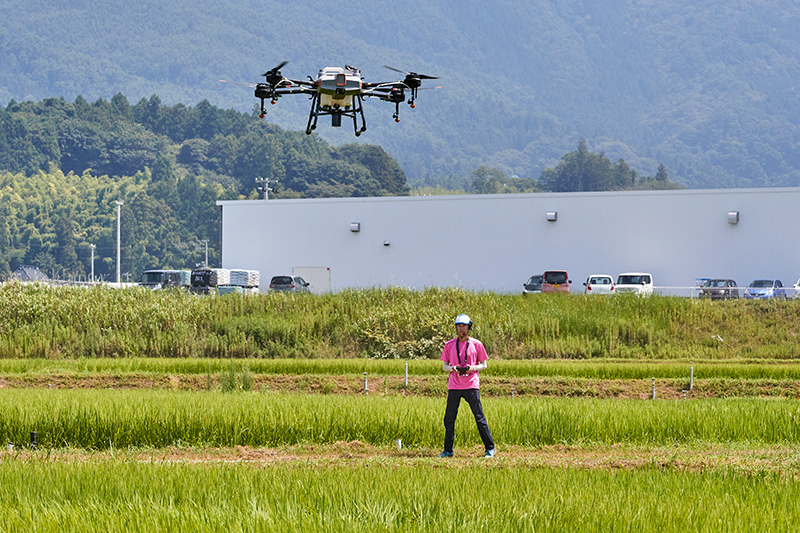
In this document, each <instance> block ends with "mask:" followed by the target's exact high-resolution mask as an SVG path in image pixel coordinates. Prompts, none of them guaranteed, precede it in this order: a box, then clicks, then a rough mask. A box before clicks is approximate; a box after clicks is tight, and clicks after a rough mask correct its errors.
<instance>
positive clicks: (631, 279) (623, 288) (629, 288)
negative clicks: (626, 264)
mask: <svg viewBox="0 0 800 533" xmlns="http://www.w3.org/2000/svg"><path fill="white" fill-rule="evenodd" d="M616 291H617V294H622V293H625V292H633V293H636V294H639V295H648V294H653V276H651V275H650V274H648V273H646V272H625V273H624V274H620V275H619V276H617V287H616Z"/></svg>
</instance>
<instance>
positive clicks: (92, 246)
mask: <svg viewBox="0 0 800 533" xmlns="http://www.w3.org/2000/svg"><path fill="white" fill-rule="evenodd" d="M89 246H91V248H92V278H91V280H92V283H94V247H95V245H94V244H90V245H89Z"/></svg>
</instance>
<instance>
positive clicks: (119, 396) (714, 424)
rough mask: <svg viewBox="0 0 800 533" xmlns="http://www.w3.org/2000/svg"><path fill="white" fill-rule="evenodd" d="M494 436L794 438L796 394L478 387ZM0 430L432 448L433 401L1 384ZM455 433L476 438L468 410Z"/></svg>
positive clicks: (83, 444)
mask: <svg viewBox="0 0 800 533" xmlns="http://www.w3.org/2000/svg"><path fill="white" fill-rule="evenodd" d="M484 403H485V405H484V409H485V411H486V412H487V416H489V417H490V420H491V424H492V432H493V434H494V436H495V438H496V440H497V441H498V442H500V443H503V445H504V446H512V445H520V446H542V445H548V444H557V443H561V444H590V445H592V444H615V443H628V444H630V443H634V444H643V445H663V444H672V443H690V442H703V443H729V442H742V443H756V444H759V445H770V444H785V443H791V444H800V402H797V401H796V400H769V401H767V400H762V399H729V400H692V401H655V402H653V401H642V400H615V401H605V400H590V399H547V398H534V399H519V398H517V399H513V400H512V399H507V398H501V399H486V400H485V402H484ZM0 409H1V410H2V418H0V442H15V443H23V444H24V443H27V442H28V438H29V435H30V432H31V431H37V432H38V435H39V442H40V445H42V446H44V447H48V448H50V447H52V448H60V447H77V448H90V449H106V448H109V447H117V448H126V447H166V446H176V445H188V446H237V445H244V446H254V447H276V446H286V445H294V444H301V443H304V444H331V443H335V442H338V441H352V440H359V441H361V442H364V443H368V444H370V445H374V446H388V445H390V444H391V443H392V442H393V441H394V440H395V439H398V438H399V439H402V441H403V442H404V443H406V445H407V446H411V447H425V448H436V447H437V446H438V445H439V444H440V441H441V438H442V429H441V424H442V422H441V418H442V416H443V401H442V399H439V398H426V397H408V398H406V397H402V396H390V397H381V396H367V397H363V396H360V397H359V396H325V397H320V396H311V395H305V394H280V393H240V394H225V393H221V392H209V393H206V392H170V391H151V390H144V391H142V390H137V391H121V390H113V391H109V390H64V389H62V390H9V389H0ZM464 410H465V411H464V412H465V413H466V415H465V416H461V417H459V419H458V425H457V438H458V439H459V441H460V442H462V443H463V445H464V446H472V445H476V444H479V440H478V438H477V434H476V433H475V431H474V422H473V421H471V419H470V416H469V411H468V409H467V408H466V407H464Z"/></svg>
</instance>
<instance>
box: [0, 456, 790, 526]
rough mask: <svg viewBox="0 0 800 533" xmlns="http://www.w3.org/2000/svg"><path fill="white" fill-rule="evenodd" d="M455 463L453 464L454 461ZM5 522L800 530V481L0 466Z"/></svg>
mask: <svg viewBox="0 0 800 533" xmlns="http://www.w3.org/2000/svg"><path fill="white" fill-rule="evenodd" d="M449 462H450V463H452V461H449ZM0 480H2V483H0V523H2V524H3V531H7V532H22V531H31V530H34V531H38V532H42V533H48V532H54V533H55V532H57V533H65V532H66V533H69V532H79V531H80V532H92V531H103V532H128V531H154V532H172V531H176V532H178V531H181V532H182V531H196V532H218V531H219V532H221V531H226V532H229V531H232V532H245V531H288V532H317V531H353V532H360V531H365V532H367V531H368V532H373V531H387V532H390V531H391V532H394V531H398V532H400V531H442V530H447V531H456V530H458V531H492V532H499V533H503V532H513V533H517V532H528V531H530V532H533V531H536V532H542V531H544V532H550V531H553V532H560V531H587V532H607V531H643V532H658V533H670V532H684V531H697V532H716V531H731V532H738V531H793V530H794V529H795V528H796V525H797V523H798V520H800V507H798V506H797V501H798V498H800V483H798V482H797V481H796V480H787V479H785V478H781V477H780V476H778V475H776V474H755V475H741V474H737V473H735V472H732V471H727V470H724V471H720V472H710V473H691V472H680V471H677V470H672V469H670V468H665V469H661V468H658V467H657V466H655V465H654V467H652V468H643V469H640V470H630V471H629V470H615V469H608V470H580V469H561V468H554V469H551V468H541V467H537V466H535V465H531V467H529V468H526V467H518V468H509V467H505V466H504V464H503V460H502V457H497V458H495V459H494V460H493V461H492V462H486V461H474V462H470V463H464V464H461V465H459V467H458V468H448V467H447V465H446V464H443V463H442V461H438V462H435V460H423V461H419V462H417V463H415V464H410V465H409V464H407V463H402V462H397V461H385V460H375V461H372V462H369V463H367V467H366V468H364V467H361V466H349V465H348V464H347V463H344V464H341V465H338V466H333V467H326V466H325V465H319V464H301V465H297V466H269V465H267V466H263V467H262V466H258V467H254V466H250V465H247V464H232V465H231V464H171V463H167V462H160V461H154V462H151V463H140V462H137V461H127V462H108V461H102V460H95V461H77V462H73V461H68V462H51V461H48V460H45V459H40V460H37V459H33V460H27V461H22V460H14V459H11V460H6V461H3V462H1V463H0Z"/></svg>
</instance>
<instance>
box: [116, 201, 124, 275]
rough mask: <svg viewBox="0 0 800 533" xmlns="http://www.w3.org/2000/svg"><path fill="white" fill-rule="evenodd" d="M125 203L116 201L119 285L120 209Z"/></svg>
mask: <svg viewBox="0 0 800 533" xmlns="http://www.w3.org/2000/svg"><path fill="white" fill-rule="evenodd" d="M124 203H125V202H123V201H122V200H117V201H116V204H117V283H119V256H120V253H119V240H120V224H119V214H120V208H121V207H122V205H123V204H124Z"/></svg>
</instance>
